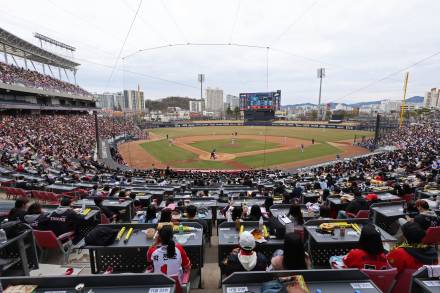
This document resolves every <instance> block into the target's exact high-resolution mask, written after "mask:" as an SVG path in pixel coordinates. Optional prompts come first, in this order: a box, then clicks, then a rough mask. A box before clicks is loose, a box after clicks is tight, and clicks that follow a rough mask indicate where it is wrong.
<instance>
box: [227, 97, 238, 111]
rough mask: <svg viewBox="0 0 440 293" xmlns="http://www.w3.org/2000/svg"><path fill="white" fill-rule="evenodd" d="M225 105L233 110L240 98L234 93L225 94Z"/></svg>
mask: <svg viewBox="0 0 440 293" xmlns="http://www.w3.org/2000/svg"><path fill="white" fill-rule="evenodd" d="M225 104H226V105H225V106H226V108H227V107H230V108H231V110H234V109H235V108H236V107H239V105H240V98H239V97H237V96H234V95H226V102H225Z"/></svg>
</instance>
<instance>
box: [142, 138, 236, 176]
mask: <svg viewBox="0 0 440 293" xmlns="http://www.w3.org/2000/svg"><path fill="white" fill-rule="evenodd" d="M141 147H142V148H143V149H145V150H146V151H147V152H148V153H149V154H150V155H152V156H153V157H154V158H156V159H157V160H159V161H161V162H162V163H164V164H168V165H170V166H173V167H178V168H195V169H234V167H232V166H230V165H228V164H225V163H224V162H218V161H199V160H198V157H197V155H196V154H194V153H192V152H189V151H187V150H184V149H182V148H179V147H178V146H175V145H171V146H170V145H169V143H168V142H167V141H166V140H165V139H162V140H157V141H152V142H146V143H143V144H141Z"/></svg>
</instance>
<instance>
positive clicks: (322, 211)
mask: <svg viewBox="0 0 440 293" xmlns="http://www.w3.org/2000/svg"><path fill="white" fill-rule="evenodd" d="M331 218H332V216H331V209H330V207H329V206H328V205H320V206H319V219H331Z"/></svg>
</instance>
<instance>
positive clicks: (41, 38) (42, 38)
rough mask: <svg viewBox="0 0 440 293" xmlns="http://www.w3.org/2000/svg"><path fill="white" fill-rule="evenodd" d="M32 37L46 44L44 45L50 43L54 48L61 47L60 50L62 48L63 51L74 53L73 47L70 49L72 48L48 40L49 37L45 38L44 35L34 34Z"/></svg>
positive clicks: (50, 39)
mask: <svg viewBox="0 0 440 293" xmlns="http://www.w3.org/2000/svg"><path fill="white" fill-rule="evenodd" d="M34 37H35V38H37V39H39V40H40V41H43V42H46V43H50V44H52V45H55V46H58V47H61V48H63V49H66V50H69V51H71V52H74V51H76V48H75V47H72V46H70V45H67V44H64V43H62V42H59V41H57V40H54V39H52V38H49V37H47V36H45V35H42V34H39V33H34Z"/></svg>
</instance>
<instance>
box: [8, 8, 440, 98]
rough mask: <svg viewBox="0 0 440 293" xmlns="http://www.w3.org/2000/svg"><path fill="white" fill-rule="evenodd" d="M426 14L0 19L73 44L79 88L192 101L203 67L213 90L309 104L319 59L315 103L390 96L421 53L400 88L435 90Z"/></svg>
mask: <svg viewBox="0 0 440 293" xmlns="http://www.w3.org/2000/svg"><path fill="white" fill-rule="evenodd" d="M438 11H440V1H438V0H380V1H378V0H356V1H353V0H285V1H278V0H267V1H266V0H143V1H140V0H75V1H73V0H72V1H69V0H38V1H32V0H13V1H12V0H9V1H2V5H1V6H0V13H1V15H2V17H1V18H0V27H2V28H3V29H6V30H7V31H9V32H11V33H13V34H15V35H17V36H19V37H21V38H23V39H25V40H27V41H30V42H33V43H35V44H36V39H35V38H34V37H33V33H34V32H38V33H41V34H44V35H46V36H49V37H51V38H54V39H56V40H58V41H61V42H64V43H66V44H69V45H71V46H74V47H76V52H75V53H74V56H73V58H74V60H75V61H77V62H78V63H81V66H80V68H79V71H78V74H77V81H78V83H79V84H80V85H81V86H82V87H83V88H85V89H86V90H88V91H90V92H114V91H121V90H122V89H129V88H131V89H135V88H137V85H138V84H139V85H140V88H141V90H143V91H144V93H145V97H146V98H149V99H158V98H163V97H167V96H188V97H192V98H198V97H200V84H199V83H198V81H197V74H199V73H203V74H205V76H206V82H205V83H204V87H208V86H209V87H211V88H221V89H223V90H224V94H225V95H226V94H233V95H238V94H239V93H240V92H256V91H268V90H269V91H272V90H281V92H282V104H283V105H286V104H296V103H303V102H311V103H317V101H318V91H319V79H318V78H317V73H316V71H317V69H318V68H320V67H323V68H325V70H326V76H325V78H324V80H323V85H322V101H323V102H346V103H356V102H360V101H370V100H378V99H394V100H397V99H402V96H403V78H404V72H405V71H406V70H405V68H406V67H409V66H411V65H413V64H415V63H418V62H419V61H420V60H423V59H425V58H427V57H430V56H432V57H430V58H428V59H427V60H425V61H424V62H421V63H418V64H417V65H415V66H412V67H410V68H409V69H408V70H407V71H409V72H410V77H409V84H408V96H409V97H411V96H414V95H422V96H423V95H424V93H425V92H426V91H427V90H429V89H430V88H432V87H439V86H440V82H439V81H440V80H439V79H440V74H439V67H440V53H439V52H440V38H438V36H437V30H438V28H439V27H440V18H439V17H438ZM136 12H138V13H137V14H136ZM135 15H136V17H135ZM133 20H134V22H133ZM130 28H131V29H130ZM201 44H204V45H201ZM237 44H238V45H237ZM155 47H162V48H158V49H151V48H155ZM45 48H46V49H48V50H50V51H52V52H55V53H58V54H60V55H66V56H68V57H69V58H70V57H72V56H71V54H70V53H69V52H66V51H64V50H59V49H57V48H55V47H53V46H50V45H48V46H46V47H45ZM268 48H269V49H268ZM436 53H438V55H435V54H436ZM433 55H434V56H433ZM124 57H125V58H124ZM1 61H2V60H1Z"/></svg>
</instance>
